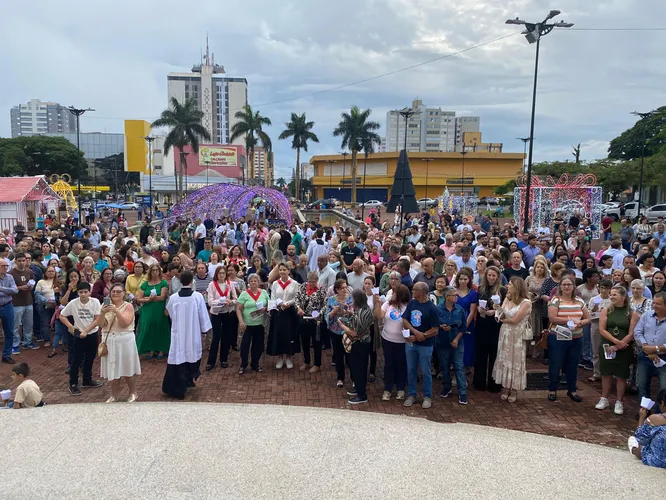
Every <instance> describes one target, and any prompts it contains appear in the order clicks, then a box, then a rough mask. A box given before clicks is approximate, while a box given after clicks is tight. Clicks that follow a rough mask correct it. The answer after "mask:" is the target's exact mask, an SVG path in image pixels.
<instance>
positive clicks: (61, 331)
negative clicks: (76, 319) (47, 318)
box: [53, 320, 69, 353]
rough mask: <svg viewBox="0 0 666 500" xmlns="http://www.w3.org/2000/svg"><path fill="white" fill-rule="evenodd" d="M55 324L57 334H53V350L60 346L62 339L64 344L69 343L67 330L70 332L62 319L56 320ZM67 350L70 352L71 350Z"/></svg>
mask: <svg viewBox="0 0 666 500" xmlns="http://www.w3.org/2000/svg"><path fill="white" fill-rule="evenodd" d="M54 326H55V335H54V336H53V350H55V348H56V347H58V344H59V343H60V341H62V343H63V345H64V344H67V338H66V337H65V332H67V333H69V331H68V330H67V327H65V325H63V324H62V322H61V321H60V320H56V322H55V325H54ZM67 352H68V353H69V351H67Z"/></svg>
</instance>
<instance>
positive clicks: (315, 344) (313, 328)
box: [298, 318, 321, 366]
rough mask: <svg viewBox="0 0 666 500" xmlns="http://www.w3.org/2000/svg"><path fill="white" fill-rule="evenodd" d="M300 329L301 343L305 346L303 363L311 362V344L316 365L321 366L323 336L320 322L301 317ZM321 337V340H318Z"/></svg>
mask: <svg viewBox="0 0 666 500" xmlns="http://www.w3.org/2000/svg"><path fill="white" fill-rule="evenodd" d="M298 331H299V333H300V336H301V345H302V346H303V363H305V364H306V365H309V364H310V346H311V345H312V350H313V351H314V366H321V336H320V335H317V334H318V333H319V323H318V322H317V321H315V320H312V319H302V318H301V319H299V323H298ZM317 337H319V340H317Z"/></svg>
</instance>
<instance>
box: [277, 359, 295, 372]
mask: <svg viewBox="0 0 666 500" xmlns="http://www.w3.org/2000/svg"><path fill="white" fill-rule="evenodd" d="M284 365H287V370H291V369H292V368H293V367H294V362H293V361H292V360H291V358H287V360H286V361H285V360H284V359H283V358H280V359H278V360H277V363H275V368H276V369H278V370H282V367H283V366H284Z"/></svg>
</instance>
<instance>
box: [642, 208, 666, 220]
mask: <svg viewBox="0 0 666 500" xmlns="http://www.w3.org/2000/svg"><path fill="white" fill-rule="evenodd" d="M644 213H645V216H646V217H647V219H648V222H657V217H666V204H663V203H662V204H661V205H653V206H651V207H650V208H648V209H647V210H646V211H645V212H644Z"/></svg>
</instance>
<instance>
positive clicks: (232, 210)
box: [169, 184, 291, 225]
mask: <svg viewBox="0 0 666 500" xmlns="http://www.w3.org/2000/svg"><path fill="white" fill-rule="evenodd" d="M257 198H260V199H261V200H263V201H264V202H265V203H266V204H267V205H268V206H269V207H272V208H274V209H275V210H276V211H277V215H278V218H280V219H284V220H285V221H286V222H287V225H290V224H291V209H290V207H289V201H288V200H287V198H286V197H285V196H284V195H283V194H282V193H281V192H279V191H277V190H275V189H270V188H265V187H261V186H241V185H238V184H211V185H210V186H205V187H202V188H200V189H197V190H196V191H193V192H191V193H189V194H188V195H187V196H186V197H185V198H183V200H182V201H180V202H179V203H177V204H176V205H174V206H173V207H172V209H171V212H170V216H169V219H176V218H185V219H188V220H194V219H196V218H197V217H201V218H204V216H205V215H206V214H208V215H210V216H211V217H212V218H213V219H214V220H217V219H218V218H220V217H229V216H231V217H233V218H234V220H238V219H240V218H241V217H245V216H246V215H247V211H248V208H249V207H250V205H251V204H252V202H253V201H255V200H256V199H257Z"/></svg>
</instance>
